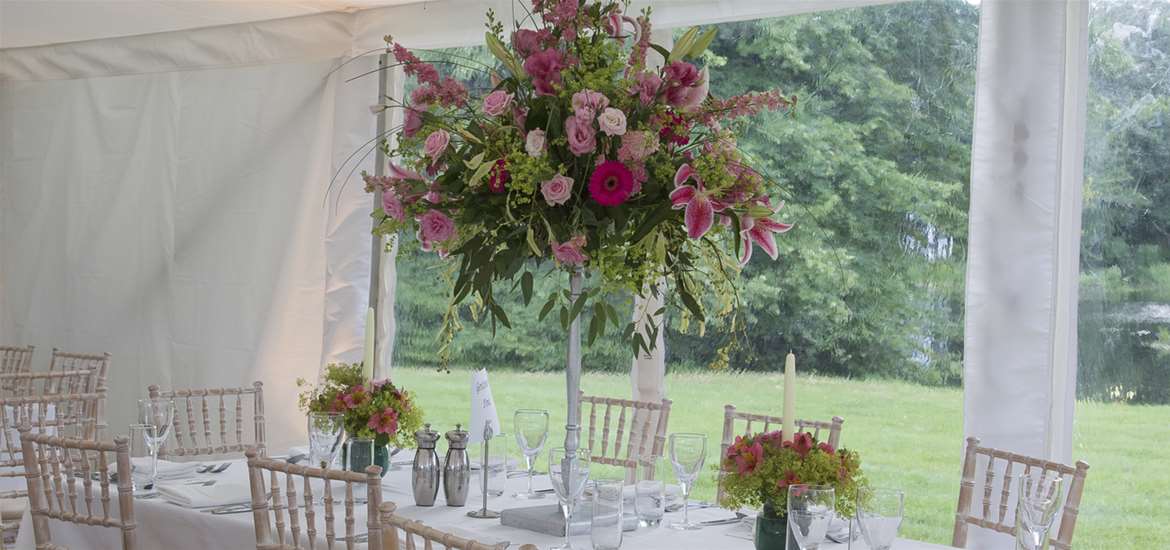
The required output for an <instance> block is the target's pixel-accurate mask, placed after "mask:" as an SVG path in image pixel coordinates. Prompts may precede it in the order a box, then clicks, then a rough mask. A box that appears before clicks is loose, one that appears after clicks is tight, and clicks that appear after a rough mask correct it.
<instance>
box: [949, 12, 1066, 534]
mask: <svg viewBox="0 0 1170 550" xmlns="http://www.w3.org/2000/svg"><path fill="white" fill-rule="evenodd" d="M1087 12H1088V6H1087V3H1085V2H1078V1H1069V0H1061V1H1036V2H1007V1H992V2H986V1H985V2H984V3H983V4H982V16H981V21H980V37H979V67H978V83H977V92H976V105H975V131H974V132H975V133H974V144H973V148H972V155H971V210H970V251H969V253H968V259H967V291H966V293H967V298H966V299H967V308H966V344H965V349H966V352H965V355H966V357H965V360H966V361H965V367H964V368H965V370H964V384H965V386H966V389H965V396H966V399H965V403H964V411H963V412H964V424H965V427H964V428H965V430H964V431H965V433H966V434H967V435H968V436H976V437H979V438H981V439H982V441H983V443H984V444H985V445H990V446H994V447H1000V448H1005V449H1008V450H1011V451H1015V452H1019V453H1024V454H1028V455H1032V456H1041V457H1049V458H1051V459H1055V460H1061V461H1065V462H1067V461H1068V460H1069V454H1070V451H1071V435H1072V414H1073V405H1074V403H1075V380H1076V356H1077V353H1076V350H1077V347H1076V336H1077V335H1076V307H1077V277H1078V264H1079V256H1078V254H1079V243H1080V217H1081V185H1082V167H1083V162H1084V160H1083V157H1084V118H1085V86H1086V64H1087V54H1086V52H1087V48H1086V37H1087V34H1088V18H1087ZM975 546H976V547H979V548H990V547H993V546H992V543H990V542H985V543H983V544H976V545H975Z"/></svg>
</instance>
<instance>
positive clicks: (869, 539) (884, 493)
mask: <svg viewBox="0 0 1170 550" xmlns="http://www.w3.org/2000/svg"><path fill="white" fill-rule="evenodd" d="M905 498H906V497H905V494H904V493H902V491H898V490H895V489H864V490H861V491H858V493H857V508H856V510H857V525H858V528H859V529H860V530H861V536H862V537H864V538H865V543H866V544H867V545H869V547H870V548H871V549H872V550H889V549H890V546H892V545H893V544H894V539H896V538H898V528H899V527H901V526H902V510H903V506H904V503H905Z"/></svg>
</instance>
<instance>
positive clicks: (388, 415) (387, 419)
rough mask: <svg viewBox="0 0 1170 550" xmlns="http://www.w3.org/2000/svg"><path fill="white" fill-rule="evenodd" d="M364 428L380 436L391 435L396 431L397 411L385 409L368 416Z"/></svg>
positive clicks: (389, 408)
mask: <svg viewBox="0 0 1170 550" xmlns="http://www.w3.org/2000/svg"><path fill="white" fill-rule="evenodd" d="M366 427H367V428H369V429H371V430H374V431H375V432H377V433H380V434H386V435H393V434H394V433H395V432H397V431H398V411H395V410H394V409H393V408H391V407H386V408H385V409H384V410H382V411H379V412H376V413H374V414H373V416H370V420H369V421H368V422H366Z"/></svg>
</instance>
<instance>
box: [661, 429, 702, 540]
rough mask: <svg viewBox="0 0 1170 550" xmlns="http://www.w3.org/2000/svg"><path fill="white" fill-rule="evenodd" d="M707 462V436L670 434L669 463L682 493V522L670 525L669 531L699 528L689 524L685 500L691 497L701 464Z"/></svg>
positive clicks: (696, 525)
mask: <svg viewBox="0 0 1170 550" xmlns="http://www.w3.org/2000/svg"><path fill="white" fill-rule="evenodd" d="M706 460H707V436H705V435H703V434H692V433H675V434H670V462H671V464H672V465H673V466H674V475H675V477H676V478H678V484H679V486H681V487H682V493H683V520H682V521H676V522H673V523H671V524H670V527H671V529H683V530H691V529H699V528H700V526H699V525H698V524H695V523H691V521H690V516H689V514H688V513H687V512H688V510H687V509H688V508H690V506H688V505H687V500H688V499H689V498H690V496H691V489H693V488H694V486H695V480H696V479H698V477H699V472H700V471H702V470H703V462H704V461H706Z"/></svg>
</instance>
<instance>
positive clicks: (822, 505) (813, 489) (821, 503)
mask: <svg viewBox="0 0 1170 550" xmlns="http://www.w3.org/2000/svg"><path fill="white" fill-rule="evenodd" d="M836 498H837V495H836V492H835V491H834V490H833V488H832V487H830V486H828V485H789V486H788V532H789V533H790V534H791V535H792V537H791V538H790V539H789V540H794V541H796V546H797V548H795V549H789V550H808V549H814V550H815V549H816V548H817V547H819V546H820V544H821V542H822V541H824V540H825V532H826V531H828V530H829V522H830V521H831V520H832V519H833V515H834V511H835V510H836Z"/></svg>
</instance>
